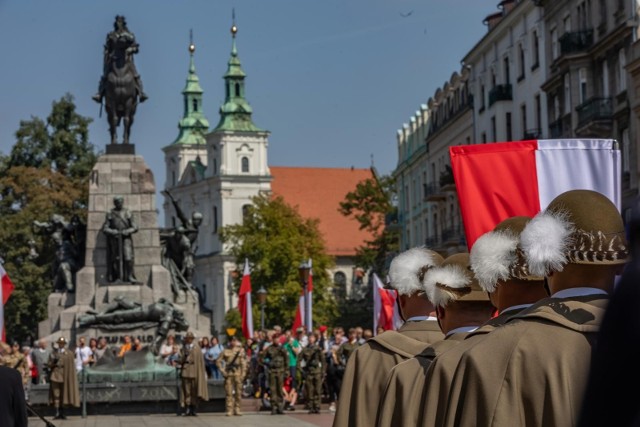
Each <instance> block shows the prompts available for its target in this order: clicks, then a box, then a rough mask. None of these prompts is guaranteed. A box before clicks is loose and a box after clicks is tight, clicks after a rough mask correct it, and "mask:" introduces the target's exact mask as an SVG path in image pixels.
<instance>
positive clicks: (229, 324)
mask: <svg viewBox="0 0 640 427" xmlns="http://www.w3.org/2000/svg"><path fill="white" fill-rule="evenodd" d="M224 327H225V330H224V331H222V335H223V336H224V335H226V334H227V331H226V329H229V328H235V330H236V336H238V337H239V336H241V335H242V316H240V311H239V310H238V309H237V308H230V309H229V310H228V311H227V312H226V313H225V315H224Z"/></svg>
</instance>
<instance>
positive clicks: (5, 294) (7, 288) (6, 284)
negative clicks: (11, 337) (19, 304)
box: [0, 263, 15, 341]
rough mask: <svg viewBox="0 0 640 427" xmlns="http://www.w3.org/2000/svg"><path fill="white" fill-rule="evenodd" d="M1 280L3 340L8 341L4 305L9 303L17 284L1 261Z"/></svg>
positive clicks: (0, 307) (1, 328)
mask: <svg viewBox="0 0 640 427" xmlns="http://www.w3.org/2000/svg"><path fill="white" fill-rule="evenodd" d="M0 280H1V281H2V285H1V286H0V331H1V333H2V340H1V341H6V338H5V331H4V307H5V305H6V304H7V300H9V297H10V296H11V292H13V289H14V287H15V286H13V283H12V282H11V279H9V275H8V274H7V272H6V271H5V270H4V267H2V263H0Z"/></svg>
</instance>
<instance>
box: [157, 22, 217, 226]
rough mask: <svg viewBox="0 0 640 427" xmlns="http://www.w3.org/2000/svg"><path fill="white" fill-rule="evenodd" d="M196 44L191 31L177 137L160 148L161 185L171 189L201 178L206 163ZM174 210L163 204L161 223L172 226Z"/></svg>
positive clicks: (206, 130) (205, 124) (205, 129)
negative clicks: (163, 176)
mask: <svg viewBox="0 0 640 427" xmlns="http://www.w3.org/2000/svg"><path fill="white" fill-rule="evenodd" d="M195 51H196V46H195V45H194V44H193V35H192V34H191V36H190V42H189V73H188V75H187V82H186V85H185V87H184V89H183V90H182V97H183V99H184V113H183V116H182V119H180V121H179V122H178V130H179V133H178V137H177V138H176V140H175V141H174V142H173V143H172V144H171V145H168V146H166V147H164V148H163V149H162V150H163V151H164V153H165V165H166V183H165V188H166V189H168V190H169V191H171V192H172V193H173V192H174V191H176V190H174V188H175V187H178V186H180V185H185V184H190V183H194V182H196V181H198V180H199V179H203V178H204V175H205V165H206V163H207V149H206V138H205V135H206V133H207V132H208V131H209V120H207V118H206V117H205V115H204V112H203V108H202V94H203V90H202V87H200V79H199V78H198V75H197V74H196V66H195V63H194V59H193V55H194V53H195ZM174 217H175V212H173V207H172V206H171V205H165V226H168V227H171V226H175V223H174Z"/></svg>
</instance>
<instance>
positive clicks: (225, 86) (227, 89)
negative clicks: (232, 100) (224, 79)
mask: <svg viewBox="0 0 640 427" xmlns="http://www.w3.org/2000/svg"><path fill="white" fill-rule="evenodd" d="M224 89H225V92H226V95H227V99H229V93H230V92H231V91H230V90H229V83H227V84H226V85H224Z"/></svg>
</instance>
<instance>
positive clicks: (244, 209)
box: [242, 204, 251, 222]
mask: <svg viewBox="0 0 640 427" xmlns="http://www.w3.org/2000/svg"><path fill="white" fill-rule="evenodd" d="M250 214H251V205H249V204H247V205H242V221H243V222H244V220H245V219H247V217H248V216H249V215H250Z"/></svg>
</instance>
